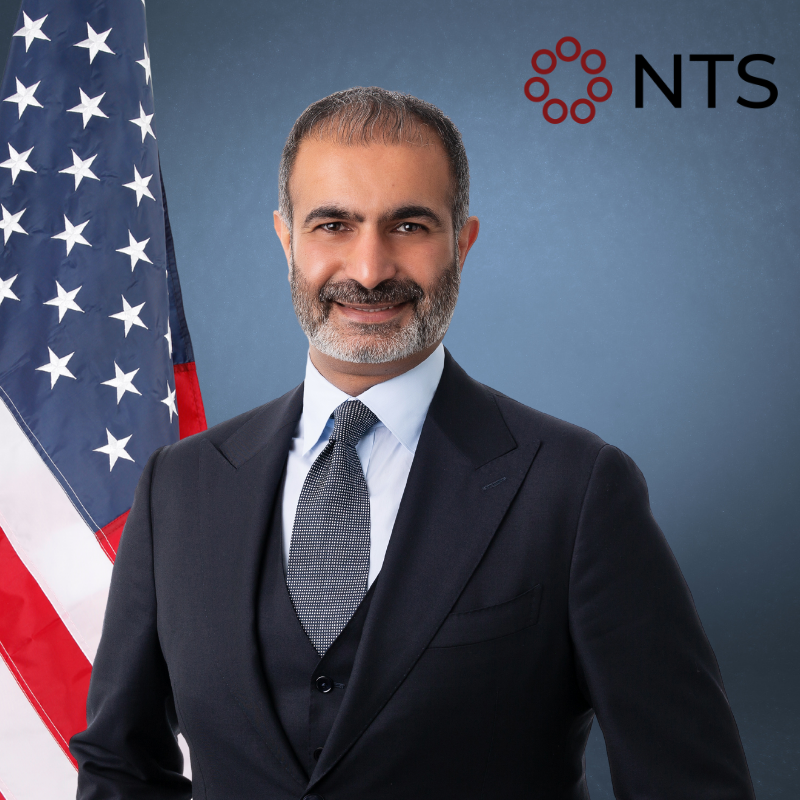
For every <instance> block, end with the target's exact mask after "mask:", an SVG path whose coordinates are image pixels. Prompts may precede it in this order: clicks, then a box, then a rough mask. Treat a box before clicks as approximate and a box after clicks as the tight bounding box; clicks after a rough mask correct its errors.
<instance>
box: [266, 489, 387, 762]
mask: <svg viewBox="0 0 800 800" xmlns="http://www.w3.org/2000/svg"><path fill="white" fill-rule="evenodd" d="M282 496H283V486H282V485H281V491H280V492H278V493H277V494H276V502H275V504H274V507H273V510H272V518H271V521H270V525H269V529H268V535H267V545H266V547H265V548H264V564H263V567H262V572H261V576H262V577H261V585H260V587H259V592H258V609H257V611H258V616H257V626H258V637H259V646H260V650H261V660H262V664H263V666H264V672H265V673H266V677H267V684H268V686H269V690H270V694H271V695H272V702H273V705H274V707H275V711H276V713H277V715H278V719H279V720H280V723H281V725H282V726H283V729H284V731H285V733H286V738H287V739H288V740H289V744H290V745H291V746H292V749H293V750H294V752H295V755H296V756H297V759H298V761H299V762H300V764H301V765H302V766H303V768H304V769H305V770H306V773H307V774H308V776H309V777H310V776H311V773H312V772H313V771H314V767H315V765H316V761H317V759H319V756H320V754H321V753H322V748H323V747H324V746H325V742H326V740H327V738H328V734H329V733H330V731H331V728H332V727H333V723H334V721H335V719H336V715H337V714H338V712H339V708H340V707H341V704H342V700H343V698H344V693H345V692H346V691H347V685H348V683H349V681H350V674H351V672H352V671H353V662H354V661H355V657H356V653H357V651H358V645H359V643H360V642H361V632H362V630H363V627H364V620H365V619H366V616H367V612H368V611H369V606H370V601H371V599H372V590H373V588H374V587H375V581H373V584H372V586H371V587H370V589H369V591H368V592H367V594H366V596H365V597H364V599H363V600H362V601H361V604H360V605H359V607H358V608H357V609H356V612H355V614H354V615H353V617H352V618H351V620H350V622H348V624H347V626H346V627H345V629H344V630H343V631H342V632H341V633H340V634H339V636H338V637H337V638H336V640H335V641H334V642H333V644H332V645H331V646H330V647H329V648H328V650H327V652H326V653H325V655H324V656H323V657H322V658H320V657H319V654H318V653H317V651H316V650H315V649H314V645H312V644H311V640H310V639H309V638H308V636H307V635H306V632H305V631H304V630H303V626H302V625H301V624H300V620H299V619H298V618H297V614H296V613H295V610H294V606H293V605H292V599H291V596H290V595H289V590H288V588H287V586H286V576H285V574H284V571H283V541H282V539H283V537H282V513H281V510H282Z"/></svg>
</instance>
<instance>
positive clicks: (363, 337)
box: [310, 322, 425, 364]
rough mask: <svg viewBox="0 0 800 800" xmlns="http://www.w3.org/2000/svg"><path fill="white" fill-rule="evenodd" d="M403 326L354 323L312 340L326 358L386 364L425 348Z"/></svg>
mask: <svg viewBox="0 0 800 800" xmlns="http://www.w3.org/2000/svg"><path fill="white" fill-rule="evenodd" d="M403 327H405V326H403ZM403 327H399V326H398V325H397V324H395V323H393V322H384V323H380V322H378V323H352V324H350V325H349V326H348V328H349V330H347V331H346V332H345V331H342V330H341V329H336V330H331V329H327V330H326V329H320V330H318V331H317V332H316V333H315V334H314V336H312V337H310V342H311V344H312V345H313V346H314V348H316V349H317V350H319V352H320V353H322V354H323V355H325V356H328V357H329V358H335V359H337V360H339V361H346V362H348V363H351V364H386V363H389V362H391V361H399V360H400V359H402V358H407V357H408V356H411V355H414V354H415V353H418V352H419V351H420V350H423V349H424V347H425V343H424V342H421V341H420V340H419V337H418V336H415V335H414V333H415V332H413V331H408V332H406V331H404V330H403ZM365 329H366V330H365Z"/></svg>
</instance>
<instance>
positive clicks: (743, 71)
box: [736, 53, 778, 108]
mask: <svg viewBox="0 0 800 800" xmlns="http://www.w3.org/2000/svg"><path fill="white" fill-rule="evenodd" d="M751 61H766V62H767V63H768V64H774V63H775V58H774V57H773V56H766V55H763V54H762V53H753V54H752V55H749V56H745V57H744V58H743V59H742V60H741V61H740V62H739V67H738V71H739V77H740V78H741V79H742V80H743V81H747V83H755V84H756V85H758V86H763V87H764V88H765V89H768V90H769V97H768V98H767V99H766V100H761V101H759V102H757V103H756V102H753V101H752V100H745V99H744V97H739V98H738V99H737V100H736V102H737V103H738V104H739V105H740V106H745V107H746V108H766V107H767V106H771V105H772V104H773V103H774V102H775V101H776V100H777V99H778V87H777V86H776V85H775V84H774V83H772V81H768V80H765V79H764V78H756V77H754V76H752V75H750V74H749V73H748V72H747V65H748V64H749V63H750V62H751Z"/></svg>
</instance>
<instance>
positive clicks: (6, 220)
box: [0, 205, 28, 244]
mask: <svg viewBox="0 0 800 800" xmlns="http://www.w3.org/2000/svg"><path fill="white" fill-rule="evenodd" d="M0 210H2V212H3V221H2V222H0V230H2V231H3V237H4V238H3V244H8V240H9V239H10V238H11V234H12V233H24V234H25V235H26V236H27V235H28V231H26V230H25V229H24V228H23V227H22V225H20V224H19V218H20V217H21V216H22V215H23V214H24V213H25V211H26V210H27V209H24V208H23V209H22V211H18V212H17V213H16V214H12V213H11V212H10V211H6V207H5V206H4V205H0Z"/></svg>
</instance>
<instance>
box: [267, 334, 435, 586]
mask: <svg viewBox="0 0 800 800" xmlns="http://www.w3.org/2000/svg"><path fill="white" fill-rule="evenodd" d="M443 369H444V346H443V345H441V344H440V345H439V346H438V347H437V348H436V350H434V351H433V353H431V354H430V355H429V356H428V357H427V358H426V359H425V361H423V362H422V363H421V364H418V365H417V366H416V367H414V369H411V370H409V371H408V372H404V373H403V374H402V375H398V376H397V377H396V378H392V379H391V380H388V381H384V382H383V383H379V384H377V385H376V386H373V387H372V388H371V389H367V391H366V392H364V393H363V394H360V395H359V396H358V398H357V399H358V400H360V401H361V402H362V403H363V404H364V405H365V406H367V408H369V409H370V411H372V413H373V414H375V416H376V417H377V418H378V419H379V420H380V422H378V423H377V424H376V425H373V427H372V428H370V430H369V431H368V432H367V433H366V434H365V435H364V436H363V438H362V439H361V441H360V442H359V443H358V445H357V446H356V452H357V453H358V457H359V459H360V461H361V467H362V469H363V470H364V477H365V478H366V481H367V490H368V491H369V505H370V526H371V529H370V550H369V552H370V559H369V585H370V586H371V585H372V582H373V581H374V580H375V578H376V577H377V575H378V573H379V572H380V570H381V566H382V565H383V558H384V556H385V555H386V548H387V547H388V546H389V538H390V536H391V535H392V528H393V527H394V521H395V518H396V517H397V510H398V508H399V507H400V500H401V499H402V497H403V490H404V489H405V487H406V481H407V480H408V473H409V470H410V469H411V462H412V461H413V460H414V453H415V452H416V449H417V442H419V436H420V433H422V425H423V423H424V422H425V417H426V415H427V413H428V407H429V406H430V404H431V400H432V399H433V395H434V392H435V391H436V387H437V386H438V385H439V379H440V378H441V377H442V370H443ZM352 399H354V398H352V397H350V395H348V394H345V393H344V392H343V391H342V390H341V389H337V388H336V387H335V386H334V385H333V384H332V383H330V382H328V381H327V380H326V379H325V378H323V377H322V375H321V374H320V373H319V371H318V370H317V368H316V367H315V366H314V365H313V364H312V363H311V358H308V360H307V362H306V379H305V384H304V387H303V413H302V414H301V416H300V421H299V423H298V425H297V430H296V431H295V434H294V438H293V439H292V445H291V449H290V450H289V460H288V462H287V465H286V482H285V484H284V488H283V506H282V512H283V513H282V522H283V568H284V572H285V570H286V566H287V564H288V561H289V547H290V545H291V539H292V529H293V528H294V516H295V512H296V510H297V502H298V500H299V499H300V492H301V491H302V489H303V483H304V482H305V479H306V476H307V475H308V472H309V470H310V469H311V465H312V464H313V463H314V461H316V459H317V456H318V455H319V454H320V453H321V452H322V450H323V449H324V448H325V445H326V444H327V443H328V439H329V437H330V435H331V433H333V412H334V410H335V409H336V408H337V407H338V406H339V405H341V404H342V403H344V402H345V401H347V400H352Z"/></svg>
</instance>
